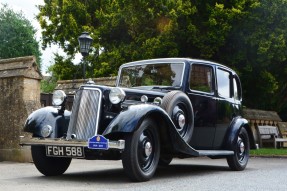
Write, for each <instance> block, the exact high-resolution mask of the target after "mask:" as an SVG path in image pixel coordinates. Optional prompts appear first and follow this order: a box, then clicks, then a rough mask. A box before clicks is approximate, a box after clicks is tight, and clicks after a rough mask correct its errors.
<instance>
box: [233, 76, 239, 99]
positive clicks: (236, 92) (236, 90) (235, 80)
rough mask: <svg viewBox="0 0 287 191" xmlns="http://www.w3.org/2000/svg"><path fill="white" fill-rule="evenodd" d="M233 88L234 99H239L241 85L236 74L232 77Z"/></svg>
mask: <svg viewBox="0 0 287 191" xmlns="http://www.w3.org/2000/svg"><path fill="white" fill-rule="evenodd" d="M233 89H234V91H233V92H234V93H233V97H234V99H236V100H241V85H240V81H239V78H238V77H237V76H235V77H234V78H233Z"/></svg>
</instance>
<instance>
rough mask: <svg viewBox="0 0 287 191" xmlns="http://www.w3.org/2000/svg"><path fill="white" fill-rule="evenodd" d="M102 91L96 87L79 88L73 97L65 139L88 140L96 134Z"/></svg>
mask: <svg viewBox="0 0 287 191" xmlns="http://www.w3.org/2000/svg"><path fill="white" fill-rule="evenodd" d="M101 99H102V92H101V90H99V89H97V88H90V87H89V88H85V87H84V88H83V89H80V90H79V91H78V92H77V94H76V97H75V99H74V103H73V107H72V114H71V118H70V123H69V127H68V132H67V139H68V140H69V139H77V140H88V139H89V138H91V137H93V136H94V135H96V134H97V130H98V124H99V114H100V109H101Z"/></svg>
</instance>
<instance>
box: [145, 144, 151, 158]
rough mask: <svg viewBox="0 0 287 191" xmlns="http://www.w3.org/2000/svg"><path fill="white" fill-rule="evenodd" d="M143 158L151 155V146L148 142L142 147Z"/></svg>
mask: <svg viewBox="0 0 287 191" xmlns="http://www.w3.org/2000/svg"><path fill="white" fill-rule="evenodd" d="M144 151H145V156H146V157H149V156H150V155H151V153H152V145H151V143H150V142H146V144H145V146H144Z"/></svg>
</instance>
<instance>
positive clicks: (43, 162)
mask: <svg viewBox="0 0 287 191" xmlns="http://www.w3.org/2000/svg"><path fill="white" fill-rule="evenodd" d="M31 151H32V158H33V161H34V164H35V166H36V168H37V169H38V170H39V172H41V173H42V174H44V175H45V176H57V175H61V174H63V173H64V172H65V171H66V170H67V169H68V167H69V166H70V163H71V160H72V159H71V158H61V157H47V156H46V151H45V147H43V146H31Z"/></svg>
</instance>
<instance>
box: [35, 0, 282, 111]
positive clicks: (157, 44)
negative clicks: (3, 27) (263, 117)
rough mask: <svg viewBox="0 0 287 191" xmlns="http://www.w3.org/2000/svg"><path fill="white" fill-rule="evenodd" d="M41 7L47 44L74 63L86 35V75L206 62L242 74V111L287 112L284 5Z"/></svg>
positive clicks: (191, 1)
mask: <svg viewBox="0 0 287 191" xmlns="http://www.w3.org/2000/svg"><path fill="white" fill-rule="evenodd" d="M39 8H40V14H39V15H38V19H39V20H40V22H41V26H42V28H43V29H44V33H43V35H44V36H46V39H45V41H44V46H45V45H46V46H47V45H49V44H50V43H58V44H59V45H60V46H61V47H63V48H64V50H65V51H66V52H67V54H68V55H70V56H71V57H73V55H74V54H75V53H76V52H77V51H78V50H77V48H76V47H78V42H77V37H78V36H79V35H80V33H81V32H82V31H89V32H90V34H91V36H92V37H93V39H94V43H93V49H92V52H91V55H90V56H89V57H88V60H89V62H90V63H91V64H90V66H89V67H90V70H89V71H94V72H93V73H90V74H89V75H96V76H97V77H99V76H109V75H110V74H116V71H117V69H118V67H119V66H120V64H122V63H124V62H127V61H133V60H140V59H147V58H158V57H173V56H175V57H193V58H202V59H209V60H214V61H217V62H220V63H223V64H225V65H227V66H229V67H231V68H233V69H234V70H236V71H237V72H238V73H239V75H240V77H241V80H242V84H243V94H244V96H243V97H244V105H245V106H247V107H252V108H257V109H267V110H277V111H287V105H286V104H282V103H285V102H284V100H286V99H287V98H286V95H285V94H286V92H287V90H286V89H287V88H286V87H287V82H286V77H285V76H286V71H287V65H286V57H287V49H286V46H287V45H286V43H287V11H286V10H287V0H274V1H269V0H230V1H223V0H211V1H199V0H161V1H153V0H105V1H102V0H97V1H94V0H85V1H83V0H66V1H62V0H57V1H48V0H47V1H45V5H43V6H40V7H39ZM89 75H87V76H89ZM271 97H272V99H270V98H271ZM284 108H285V109H284Z"/></svg>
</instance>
